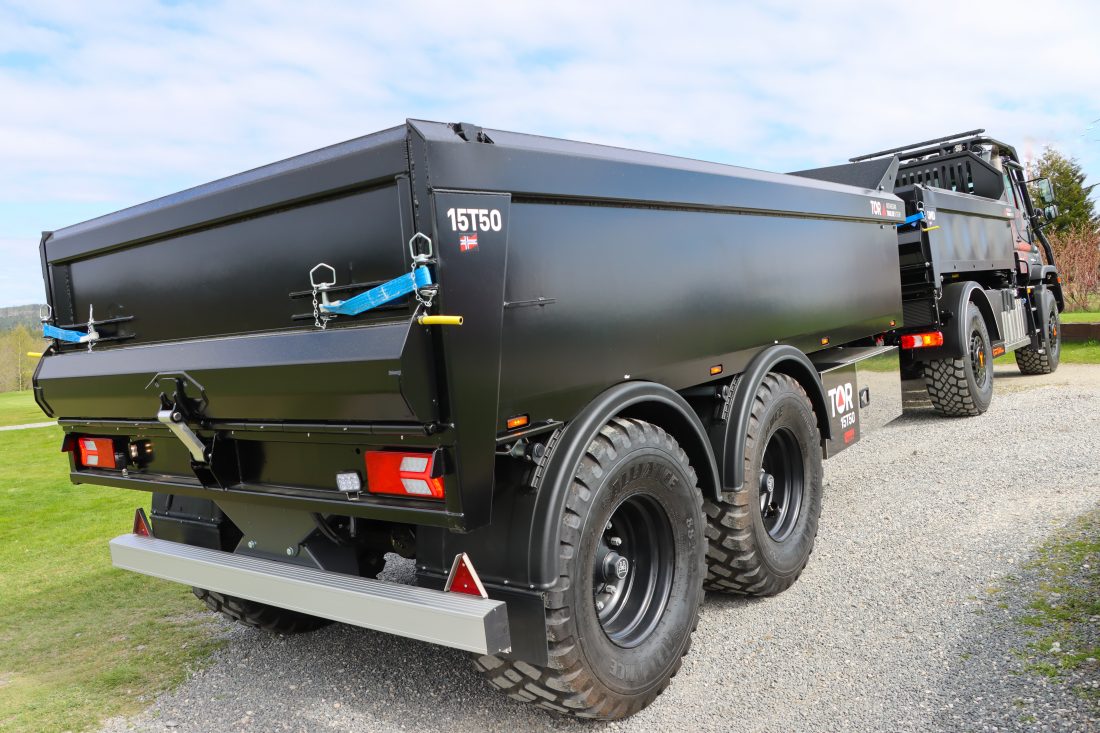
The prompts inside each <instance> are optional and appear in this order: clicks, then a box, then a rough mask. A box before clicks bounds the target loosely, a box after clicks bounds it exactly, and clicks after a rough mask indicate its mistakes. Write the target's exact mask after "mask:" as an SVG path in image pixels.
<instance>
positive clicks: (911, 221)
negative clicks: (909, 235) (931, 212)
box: [894, 210, 925, 228]
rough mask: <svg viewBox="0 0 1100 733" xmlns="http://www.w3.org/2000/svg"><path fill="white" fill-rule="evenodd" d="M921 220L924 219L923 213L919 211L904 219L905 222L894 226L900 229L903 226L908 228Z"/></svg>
mask: <svg viewBox="0 0 1100 733" xmlns="http://www.w3.org/2000/svg"><path fill="white" fill-rule="evenodd" d="M923 218H925V217H924V211H923V210H921V211H918V212H917V213H915V214H912V215H911V216H907V217H905V221H903V222H899V223H897V224H895V225H894V226H896V227H899V228H900V227H903V226H908V225H909V224H916V223H917V222H918V221H920V220H921V219H923Z"/></svg>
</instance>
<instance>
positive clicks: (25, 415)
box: [0, 390, 50, 427]
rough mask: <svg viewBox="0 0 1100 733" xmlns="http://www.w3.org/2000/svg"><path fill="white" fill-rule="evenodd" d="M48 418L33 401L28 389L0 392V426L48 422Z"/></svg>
mask: <svg viewBox="0 0 1100 733" xmlns="http://www.w3.org/2000/svg"><path fill="white" fill-rule="evenodd" d="M49 419H50V418H48V417H46V415H45V413H43V412H42V410H40V409H39V408H38V405H36V404H35V403H34V397H32V396H31V392H30V390H26V391H23V392H0V427H3V426H4V425H24V424H26V423H31V422H48V421H49Z"/></svg>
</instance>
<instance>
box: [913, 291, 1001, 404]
mask: <svg viewBox="0 0 1100 733" xmlns="http://www.w3.org/2000/svg"><path fill="white" fill-rule="evenodd" d="M966 323H967V334H968V336H967V341H966V344H967V348H966V353H965V354H964V355H963V358H961V359H937V360H935V361H929V362H926V363H925V365H924V384H925V387H927V389H928V399H929V400H931V401H932V406H933V407H935V408H936V410H937V411H938V412H940V413H942V414H944V415H950V416H952V417H966V416H974V415H981V414H982V413H983V412H985V411H986V410H988V409H989V403H990V402H992V401H993V345H992V344H991V343H990V341H989V329H988V328H986V325H985V319H984V318H982V314H981V311H979V310H978V306H976V305H974V304H973V303H967V305H966Z"/></svg>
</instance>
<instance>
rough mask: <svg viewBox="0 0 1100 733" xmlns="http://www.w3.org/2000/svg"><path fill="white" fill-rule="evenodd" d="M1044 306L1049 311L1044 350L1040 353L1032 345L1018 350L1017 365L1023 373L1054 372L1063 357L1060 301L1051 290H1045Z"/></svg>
mask: <svg viewBox="0 0 1100 733" xmlns="http://www.w3.org/2000/svg"><path fill="white" fill-rule="evenodd" d="M1043 308H1044V310H1046V313H1047V327H1046V330H1045V331H1044V333H1043V350H1042V352H1041V353H1040V352H1039V351H1037V350H1036V349H1033V348H1031V347H1030V346H1025V347H1024V348H1022V349H1017V350H1016V366H1018V367H1019V368H1020V373H1021V374H1052V373H1053V372H1054V370H1055V369H1057V368H1058V362H1059V361H1060V360H1061V357H1062V321H1061V318H1060V317H1059V316H1058V303H1057V302H1056V301H1055V300H1054V295H1053V294H1052V293H1051V292H1050V291H1049V290H1044V291H1043Z"/></svg>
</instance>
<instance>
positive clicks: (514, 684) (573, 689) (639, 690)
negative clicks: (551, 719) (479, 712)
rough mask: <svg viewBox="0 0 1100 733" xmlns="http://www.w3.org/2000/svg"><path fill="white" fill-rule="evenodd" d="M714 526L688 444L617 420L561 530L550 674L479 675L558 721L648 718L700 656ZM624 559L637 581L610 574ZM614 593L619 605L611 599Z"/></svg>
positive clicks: (549, 622) (517, 666)
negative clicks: (708, 534) (696, 652)
mask: <svg viewBox="0 0 1100 733" xmlns="http://www.w3.org/2000/svg"><path fill="white" fill-rule="evenodd" d="M702 524H703V512H702V498H701V494H700V492H699V489H698V487H697V486H696V477H695V472H694V471H693V470H692V468H691V465H690V464H689V463H688V458H687V455H686V454H685V453H684V451H683V450H682V449H681V448H680V446H679V445H678V444H677V443H676V441H675V440H673V438H672V437H671V436H669V435H668V434H667V433H666V432H665V431H664V430H662V429H661V428H659V427H657V426H655V425H652V424H650V423H647V422H642V421H641V420H631V419H624V418H614V419H612V420H611V421H610V422H609V423H608V424H607V425H605V426H604V427H603V428H602V429H601V430H600V432H599V434H598V435H597V436H596V438H595V439H594V440H593V441H592V442H591V443H590V444H589V446H588V450H587V453H586V454H585V456H584V458H583V459H582V460H581V464H580V467H579V468H578V470H577V474H576V476H575V477H574V479H573V485H572V487H571V489H570V492H569V496H568V497H567V499H566V502H565V509H564V511H563V513H562V516H561V519H560V526H561V541H560V544H559V570H560V577H559V578H558V582H557V583H556V584H555V585H554V587H553V588H552V589H551V590H550V591H549V592H548V593H547V595H546V630H547V637H548V639H549V645H550V662H549V664H548V665H547V666H545V667H539V666H535V665H531V664H527V663H525V662H521V661H512V660H508V659H503V658H501V657H495V656H483V657H479V658H478V659H477V660H476V665H477V668H478V670H479V671H481V673H482V674H483V675H484V676H485V677H486V678H487V679H488V680H489V681H490V682H491V683H492V684H493V685H494V686H495V687H497V688H499V689H500V690H502V691H503V692H505V693H506V694H507V695H508V696H509V697H512V698H514V699H517V700H523V701H526V702H530V703H534V704H535V705H537V706H539V707H542V708H544V709H547V710H551V711H553V712H556V713H567V714H570V715H573V716H576V717H581V718H596V719H601V720H614V719H618V718H625V717H627V716H629V715H633V714H634V713H636V712H638V711H639V710H641V709H642V708H644V707H645V706H646V705H648V704H649V703H651V702H653V700H654V699H655V698H656V697H657V696H658V695H659V694H661V692H662V691H663V690H664V689H665V688H666V687H667V686H668V684H669V680H670V679H671V678H672V676H673V675H675V674H676V672H677V671H678V670H679V669H680V664H681V661H682V659H683V656H684V655H685V654H687V651H688V648H689V646H690V644H691V634H692V632H693V631H694V630H695V624H696V622H697V621H698V618H699V606H700V604H701V603H702V600H703V585H702V581H703V574H704V545H703V541H702V535H701V534H700V532H699V528H700V527H701V526H702ZM620 534H621V535H622V536H621V537H619V535H620ZM616 538H618V539H619V542H618V543H615V542H614V540H615V539H616ZM613 547H617V548H621V549H622V555H621V557H623V558H627V564H628V566H629V567H628V569H626V570H625V571H624V572H626V576H625V577H623V576H620V575H618V574H615V575H614V576H611V575H608V574H607V573H608V568H610V569H611V570H619V567H618V561H617V560H616V558H618V557H620V556H619V555H618V553H617V551H616V552H611V548H613ZM611 555H614V556H615V557H611ZM609 563H610V564H609ZM611 585H615V586H616V587H617V588H618V591H617V593H607V592H605V589H606V588H607V587H608V586H611ZM601 599H605V600H607V603H606V604H605V605H603V606H602V607H599V608H598V607H597V604H599V603H603V601H601ZM613 604H615V605H613Z"/></svg>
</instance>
